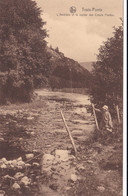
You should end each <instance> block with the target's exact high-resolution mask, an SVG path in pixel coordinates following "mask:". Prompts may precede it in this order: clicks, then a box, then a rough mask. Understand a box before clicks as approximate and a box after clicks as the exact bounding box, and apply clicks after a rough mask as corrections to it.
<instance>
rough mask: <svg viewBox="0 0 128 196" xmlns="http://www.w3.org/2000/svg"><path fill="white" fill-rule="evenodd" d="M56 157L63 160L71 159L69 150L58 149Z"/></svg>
mask: <svg viewBox="0 0 128 196" xmlns="http://www.w3.org/2000/svg"><path fill="white" fill-rule="evenodd" d="M55 157H56V158H59V159H60V160H61V161H68V160H69V154H68V151H67V150H56V151H55Z"/></svg>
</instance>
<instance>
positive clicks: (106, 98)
mask: <svg viewBox="0 0 128 196" xmlns="http://www.w3.org/2000/svg"><path fill="white" fill-rule="evenodd" d="M93 80H94V83H93V85H92V89H91V90H92V92H91V93H92V99H93V102H95V103H97V104H98V105H100V106H101V105H103V104H108V105H109V106H111V107H113V106H114V105H115V104H119V102H120V100H122V97H123V24H122V25H121V26H119V27H117V28H115V27H114V32H113V37H111V38H108V39H107V41H106V42H104V44H103V45H102V46H100V48H99V54H98V55H97V61H96V63H94V64H93Z"/></svg>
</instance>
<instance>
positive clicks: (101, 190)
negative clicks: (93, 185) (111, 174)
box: [97, 186, 105, 193]
mask: <svg viewBox="0 0 128 196" xmlns="http://www.w3.org/2000/svg"><path fill="white" fill-rule="evenodd" d="M97 190H98V191H99V192H102V193H103V192H104V191H105V188H104V187H103V186H98V187H97Z"/></svg>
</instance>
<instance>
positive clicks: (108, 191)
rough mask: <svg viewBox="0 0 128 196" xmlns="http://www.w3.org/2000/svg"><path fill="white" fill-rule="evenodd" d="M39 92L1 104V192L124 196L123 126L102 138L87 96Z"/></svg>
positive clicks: (35, 195) (13, 195)
mask: <svg viewBox="0 0 128 196" xmlns="http://www.w3.org/2000/svg"><path fill="white" fill-rule="evenodd" d="M36 94H37V96H36V98H35V100H34V101H33V102H31V103H29V104H17V105H16V104H15V105H9V106H1V107H0V122H1V124H0V175H1V178H0V196H4V195H5V196H6V195H7V196H18V195H22V196H32V195H33V196H40V195H41V196H79V195H81V196H92V195H97V196H101V195H106V196H121V195H122V126H121V125H118V126H117V127H115V129H114V132H113V133H112V135H108V137H107V139H104V138H101V137H100V136H99V133H97V132H95V122H94V118H93V115H92V114H91V106H90V101H89V97H88V96H87V95H80V94H75V93H74V94H73V93H63V92H50V91H48V90H38V91H36ZM61 111H62V112H63V114H64V117H65V119H66V123H67V125H68V127H69V130H70V131H71V134H72V137H73V138H74V142H75V145H76V149H77V155H76V154H75V152H74V149H73V146H72V144H71V141H70V139H69V136H68V133H67V131H66V129H65V126H64V123H63V120H62V117H61ZM119 129H120V133H119V134H118V136H117V132H118V130H119Z"/></svg>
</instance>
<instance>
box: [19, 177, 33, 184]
mask: <svg viewBox="0 0 128 196" xmlns="http://www.w3.org/2000/svg"><path fill="white" fill-rule="evenodd" d="M20 182H21V183H23V184H24V185H25V186H27V185H29V184H30V182H31V181H30V179H29V178H28V177H27V176H24V177H23V178H22V179H21V181H20Z"/></svg>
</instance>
